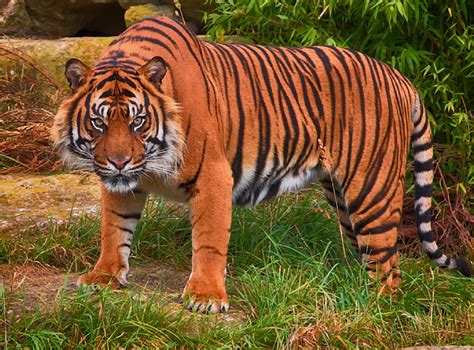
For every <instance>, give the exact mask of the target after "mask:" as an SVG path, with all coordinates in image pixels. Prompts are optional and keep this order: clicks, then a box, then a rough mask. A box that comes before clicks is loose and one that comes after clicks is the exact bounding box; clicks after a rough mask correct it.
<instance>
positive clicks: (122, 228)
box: [113, 225, 133, 235]
mask: <svg viewBox="0 0 474 350" xmlns="http://www.w3.org/2000/svg"><path fill="white" fill-rule="evenodd" d="M113 226H114V227H115V228H118V229H119V230H121V231H124V232H127V233H130V234H131V235H133V231H132V230H130V229H129V228H126V227H123V226H118V225H113Z"/></svg>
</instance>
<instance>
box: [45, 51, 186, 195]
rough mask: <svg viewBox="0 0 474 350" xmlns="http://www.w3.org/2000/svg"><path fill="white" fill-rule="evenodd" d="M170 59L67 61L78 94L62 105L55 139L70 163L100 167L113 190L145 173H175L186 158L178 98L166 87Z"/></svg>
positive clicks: (122, 188)
mask: <svg viewBox="0 0 474 350" xmlns="http://www.w3.org/2000/svg"><path fill="white" fill-rule="evenodd" d="M166 71H167V67H166V63H165V62H164V61H163V59H161V58H160V57H154V58H153V59H151V60H150V61H149V62H148V63H146V64H145V65H143V66H141V67H140V68H138V69H133V68H130V67H126V68H114V67H110V66H109V67H107V66H105V67H103V66H101V65H100V64H99V65H98V66H96V68H95V69H94V70H91V69H89V68H88V67H87V66H86V65H85V64H83V63H82V62H81V61H79V60H78V59H74V58H73V59H70V60H69V61H68V62H67V63H66V71H65V74H66V77H67V79H68V81H69V84H70V86H71V89H72V91H73V95H72V96H71V97H70V98H68V99H66V100H65V101H64V102H63V103H62V104H61V106H60V108H59V111H58V113H57V115H56V117H55V120H54V124H53V128H52V139H53V141H54V144H55V145H56V147H57V148H58V150H59V151H60V152H61V154H62V157H63V160H64V161H65V163H66V164H68V165H69V166H71V167H72V168H74V169H86V170H93V171H95V172H96V173H97V174H98V175H99V176H100V178H101V179H102V181H103V183H104V185H105V187H106V188H107V189H108V190H109V191H113V192H127V191H131V190H133V189H134V188H135V187H136V186H137V185H138V184H139V181H140V178H141V177H142V176H147V174H155V175H158V176H160V177H163V178H165V179H166V178H167V177H169V176H173V175H174V174H175V173H176V171H177V168H178V167H179V163H180V161H181V158H182V152H183V147H184V145H183V143H184V141H183V135H182V131H181V125H180V118H179V108H178V105H177V103H176V102H175V101H174V100H173V99H172V98H170V97H169V96H167V95H165V94H164V93H163V92H162V89H161V85H162V80H163V77H164V76H165V74H166Z"/></svg>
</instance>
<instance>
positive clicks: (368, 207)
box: [53, 18, 469, 312]
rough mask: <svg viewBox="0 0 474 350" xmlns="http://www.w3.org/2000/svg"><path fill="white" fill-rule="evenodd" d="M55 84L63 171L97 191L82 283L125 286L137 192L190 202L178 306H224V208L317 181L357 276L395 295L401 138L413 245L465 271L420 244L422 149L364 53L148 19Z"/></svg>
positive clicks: (421, 118)
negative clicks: (95, 250)
mask: <svg viewBox="0 0 474 350" xmlns="http://www.w3.org/2000/svg"><path fill="white" fill-rule="evenodd" d="M66 76H67V77H68V80H69V82H70V83H71V87H72V89H73V91H74V92H75V93H74V95H73V96H72V97H71V98H69V99H68V100H66V101H65V102H64V103H63V104H62V105H61V107H60V109H59V112H58V114H57V116H56V120H55V125H54V128H53V138H54V140H55V142H56V145H57V146H58V147H59V149H60V150H62V152H63V154H64V158H65V160H66V161H69V162H70V163H71V164H72V165H77V166H82V167H86V168H89V169H93V170H95V171H96V172H97V173H98V174H99V175H100V176H101V178H102V180H103V184H104V185H103V199H102V207H103V210H102V215H103V219H102V237H103V239H102V254H101V257H100V259H99V262H98V264H97V266H96V267H95V269H94V271H92V272H91V273H89V274H87V275H85V276H83V277H81V279H80V282H81V283H86V284H91V283H96V282H103V278H102V277H100V276H104V275H105V276H110V275H112V276H115V277H116V278H117V279H118V280H119V281H120V282H121V283H125V282H126V280H125V275H126V272H128V263H126V261H127V258H128V254H129V251H130V244H131V236H130V235H131V234H132V233H133V228H134V224H135V221H137V220H138V218H139V215H140V212H141V209H142V207H143V202H144V198H146V195H147V194H148V193H159V194H161V195H164V196H166V197H169V198H171V199H174V200H178V201H182V202H186V203H188V205H189V207H190V211H191V220H192V225H193V270H192V274H191V276H190V279H189V282H188V284H187V286H186V288H185V292H184V297H185V298H187V299H188V306H189V307H190V308H191V309H193V310H195V311H206V310H207V311H210V312H217V311H226V310H227V308H228V304H227V295H226V292H225V288H224V270H225V265H226V254H227V244H228V240H229V235H230V221H231V207H232V203H234V204H237V205H245V206H254V205H256V204H258V203H260V202H262V201H264V200H267V199H270V198H272V197H274V196H277V195H279V194H281V193H285V192H288V191H293V190H297V189H299V188H301V187H304V186H306V185H309V184H311V183H313V182H314V181H319V182H320V184H321V186H322V188H323V191H324V193H325V195H326V197H327V199H328V201H329V203H330V204H331V205H332V206H333V207H334V208H335V209H336V211H337V213H338V217H339V220H340V223H341V226H342V228H343V231H344V232H345V233H346V234H347V236H348V237H349V239H350V241H351V242H352V243H353V244H354V245H355V246H356V247H357V248H358V249H359V251H360V253H361V254H362V257H363V259H364V261H365V262H366V265H367V269H368V270H369V273H370V274H371V275H373V276H374V277H377V276H378V278H380V279H381V280H383V281H384V286H385V288H388V289H396V288H397V286H398V284H399V282H400V274H399V271H398V268H397V266H398V254H397V249H396V242H397V232H398V228H399V224H400V219H401V208H402V200H403V187H404V176H405V171H406V165H407V153H408V148H409V143H410V137H411V140H412V145H413V149H414V151H415V152H414V153H415V178H416V193H415V195H416V216H417V225H418V230H419V232H420V239H421V241H422V242H423V248H424V249H425V251H427V253H428V255H429V256H430V257H431V258H432V259H434V260H435V261H436V262H437V263H438V264H439V265H440V266H442V267H448V268H452V269H454V268H458V269H459V270H461V272H463V273H464V274H465V275H468V274H469V267H468V265H467V263H466V262H464V261H463V260H460V259H450V258H448V257H446V256H445V255H444V254H443V253H442V252H441V251H440V250H439V249H438V247H437V246H436V243H435V242H434V239H433V235H432V233H431V227H430V220H431V212H430V207H431V192H432V180H433V166H432V147H431V143H430V127H429V123H428V119H427V118H426V114H425V113H424V107H423V105H422V103H421V101H420V99H419V95H418V93H417V92H416V90H415V88H414V87H413V85H412V84H411V83H410V82H409V81H408V80H407V79H406V78H405V77H403V76H402V75H401V74H400V73H399V72H397V71H396V70H394V69H393V68H391V67H389V66H387V65H385V64H383V63H381V62H378V61H376V60H375V59H373V58H370V57H368V56H366V55H363V54H361V53H359V52H356V51H353V50H348V49H338V48H334V47H307V48H281V47H264V46H252V45H236V44H228V45H222V44H216V43H210V42H204V41H199V40H198V39H197V38H196V37H195V36H194V35H193V34H192V33H191V32H190V31H188V30H187V29H186V28H185V27H184V26H183V25H181V24H180V23H178V22H176V21H173V20H170V19H166V18H149V19H145V20H142V21H139V22H137V23H136V24H134V25H133V26H131V27H130V28H128V29H127V30H126V31H125V32H124V33H123V34H122V35H120V36H119V37H117V38H116V39H115V40H114V41H113V42H112V43H111V45H110V46H109V47H108V49H107V50H106V51H105V52H104V54H103V55H102V57H101V59H100V61H99V62H98V63H97V65H96V66H95V67H94V68H93V69H89V68H87V67H86V66H84V65H83V64H82V63H81V62H80V61H78V60H71V61H70V62H68V65H67V68H66ZM104 208H105V209H104ZM113 233H114V234H113ZM124 233H125V234H124Z"/></svg>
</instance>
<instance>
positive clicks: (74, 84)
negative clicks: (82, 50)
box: [64, 58, 90, 92]
mask: <svg viewBox="0 0 474 350" xmlns="http://www.w3.org/2000/svg"><path fill="white" fill-rule="evenodd" d="M89 72H90V69H89V67H87V66H86V65H85V64H84V63H82V62H81V61H80V60H78V59H77V58H71V59H69V60H68V61H67V62H66V70H65V72H64V73H65V74H66V78H67V80H68V81H69V86H70V87H71V90H72V91H74V92H76V91H77V89H79V88H80V87H81V86H82V85H84V83H85V82H86V79H87V76H88V75H89Z"/></svg>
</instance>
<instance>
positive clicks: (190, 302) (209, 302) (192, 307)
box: [180, 293, 229, 314]
mask: <svg viewBox="0 0 474 350" xmlns="http://www.w3.org/2000/svg"><path fill="white" fill-rule="evenodd" d="M180 300H181V303H182V304H183V306H184V307H185V308H186V309H187V310H189V311H191V312H197V313H201V314H216V313H218V312H222V313H225V312H228V311H229V303H228V302H227V300H223V299H217V298H216V297H209V296H206V295H203V294H195V293H186V294H185V295H183V296H181V298H180Z"/></svg>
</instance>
